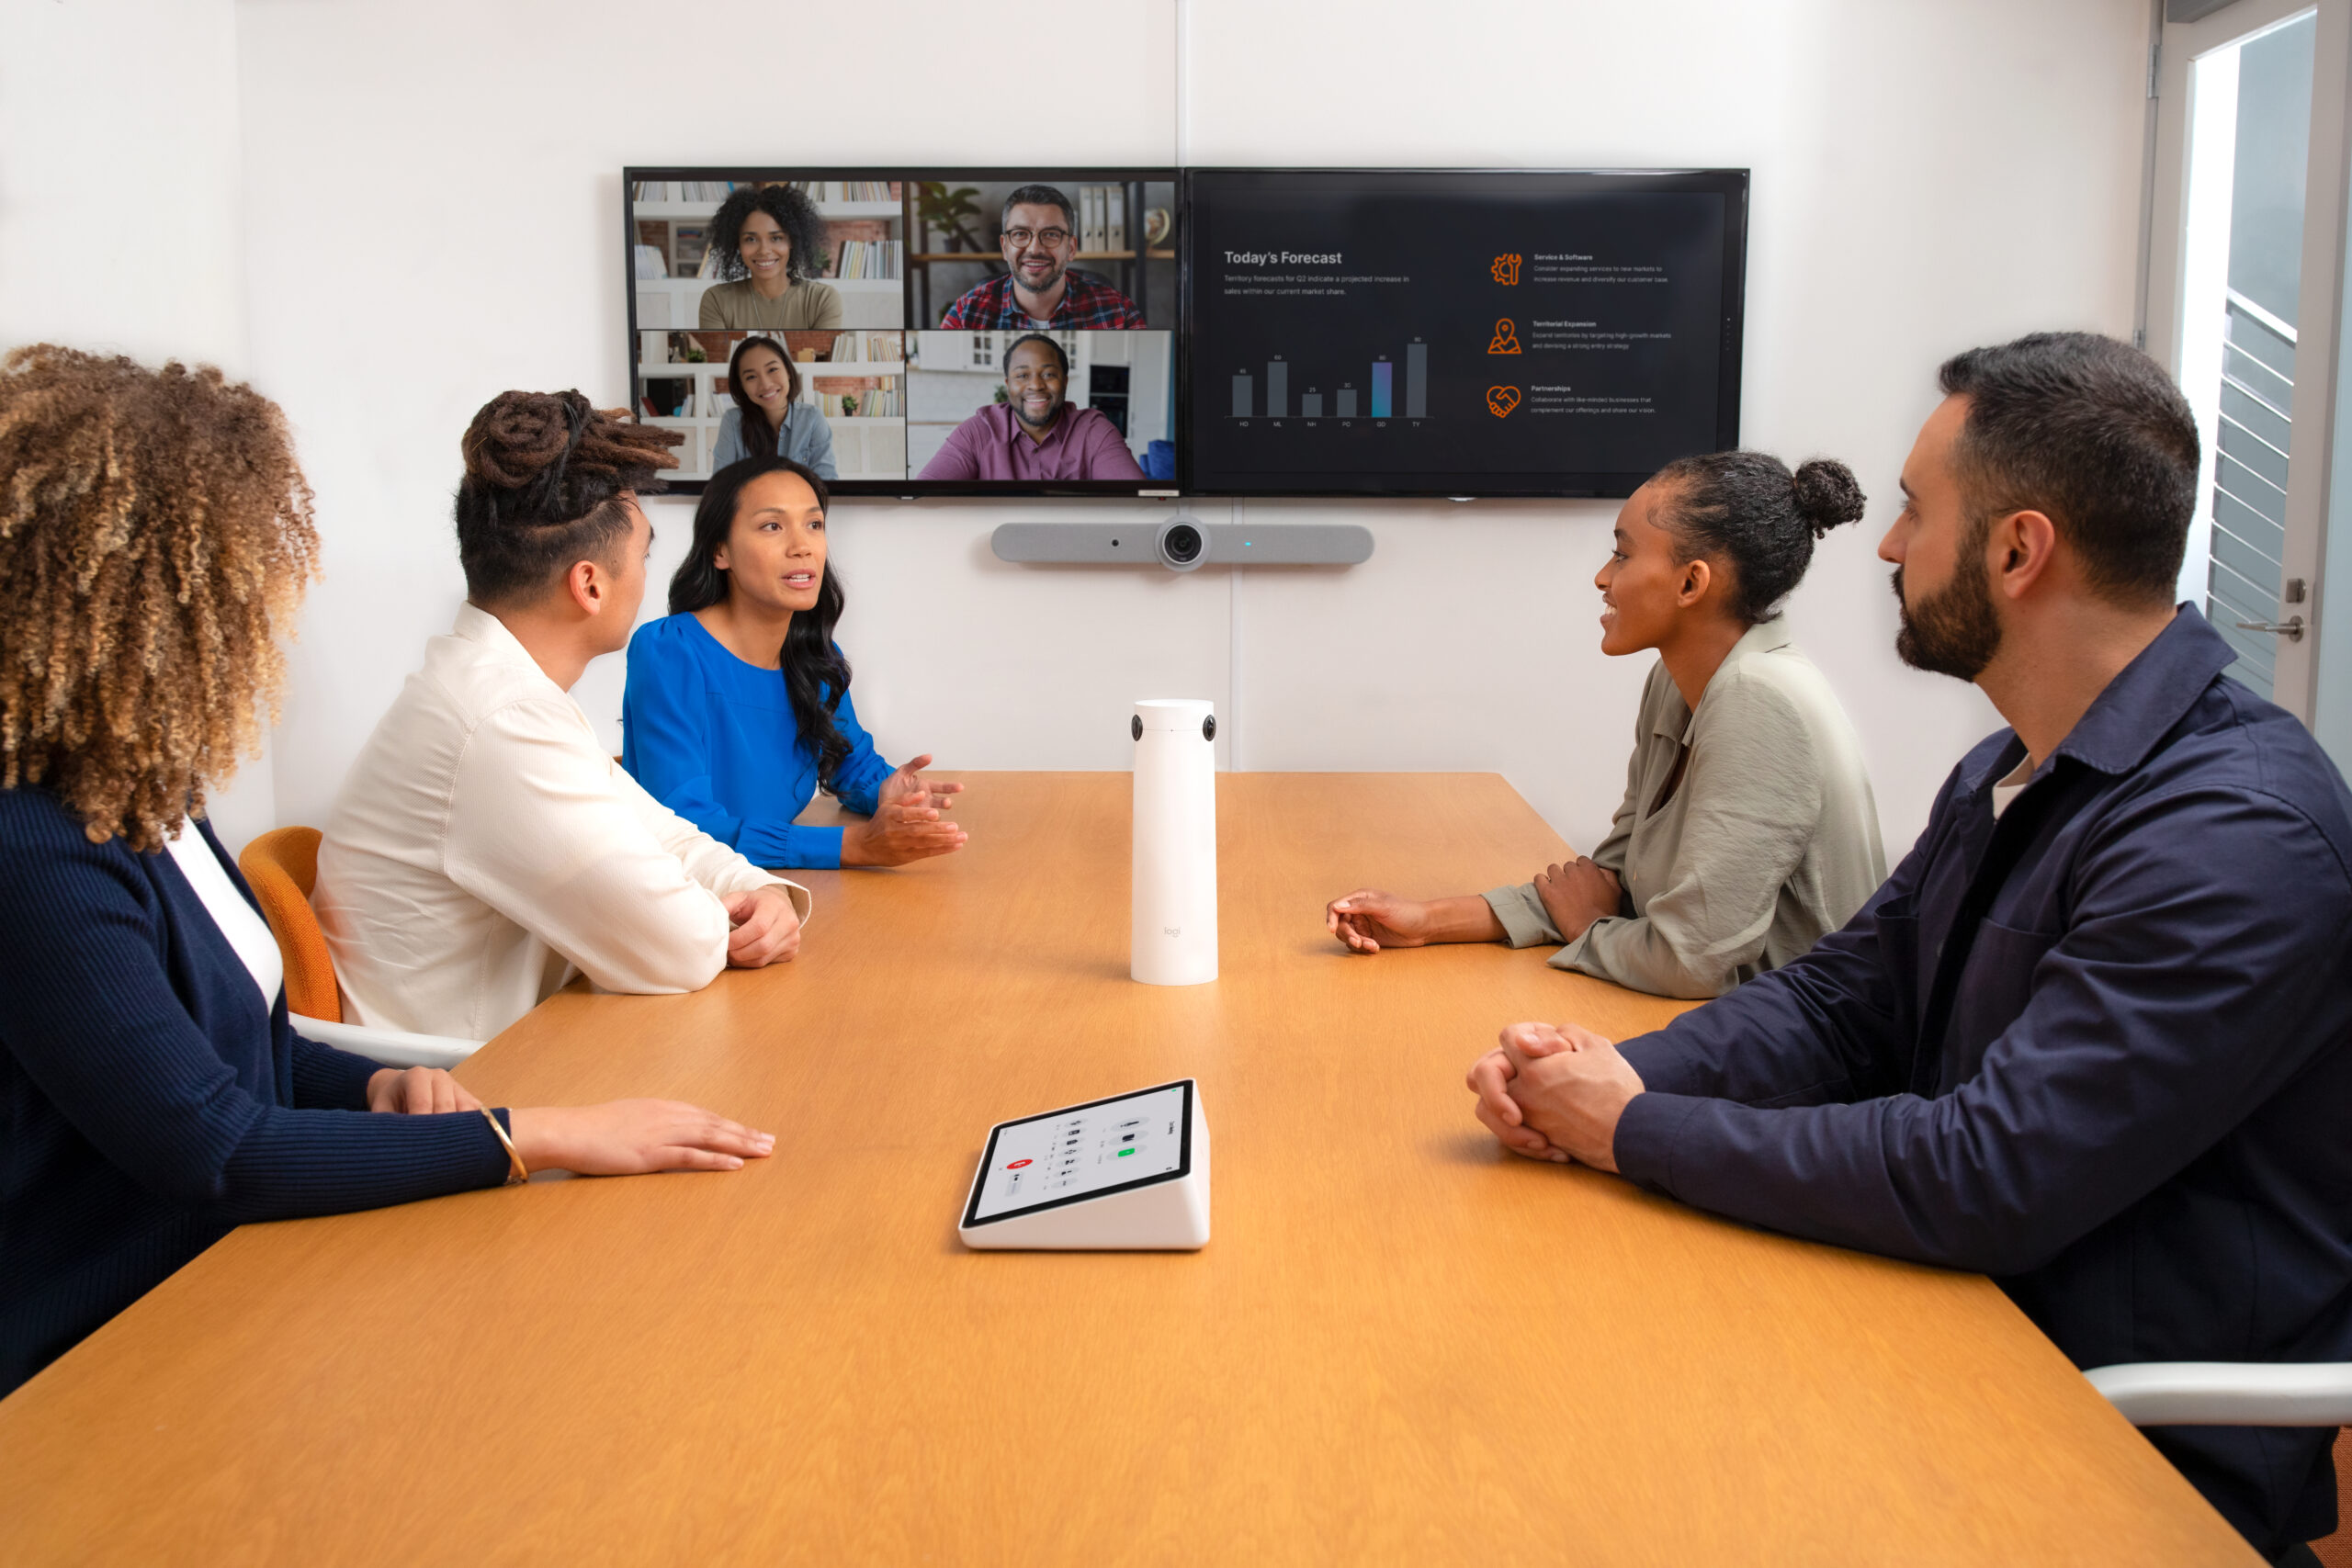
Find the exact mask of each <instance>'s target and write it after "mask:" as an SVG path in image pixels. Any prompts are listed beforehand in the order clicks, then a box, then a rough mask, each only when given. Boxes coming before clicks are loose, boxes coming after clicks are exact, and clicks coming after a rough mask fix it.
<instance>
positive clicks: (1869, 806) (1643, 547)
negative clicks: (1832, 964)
mask: <svg viewBox="0 0 2352 1568" xmlns="http://www.w3.org/2000/svg"><path fill="white" fill-rule="evenodd" d="M1861 514H1862V492H1861V490H1860V487H1859V486H1857V485H1856V484H1855V482H1854V476H1853V475H1852V474H1851V473H1850V472H1849V471H1848V470H1847V468H1846V467H1845V465H1844V464H1842V463H1835V462H1829V461H1826V460H1819V459H1817V460H1815V461H1814V462H1810V463H1807V464H1805V465H1804V467H1802V468H1799V469H1797V471H1796V472H1795V473H1794V474H1793V475H1792V474H1791V473H1790V472H1789V470H1788V469H1787V468H1784V467H1783V466H1782V465H1781V462H1780V460H1779V459H1778V458H1775V457H1767V456H1765V455H1764V454H1762V453H1759V452H1721V453H1715V454H1713V455H1711V456H1708V457H1685V458H1682V459H1680V460H1679V461H1678V462H1675V463H1672V464H1669V465H1668V467H1667V468H1663V469H1661V470H1660V471H1659V472H1658V473H1657V474H1656V475H1655V476H1653V477H1652V478H1651V479H1650V481H1649V482H1648V483H1647V484H1645V485H1644V486H1643V487H1642V488H1641V489H1640V490H1638V491H1634V496H1633V499H1632V500H1630V501H1628V502H1626V503H1625V506H1624V510H1623V511H1622V512H1621V513H1619V514H1618V517H1617V528H1616V547H1615V549H1614V550H1613V551H1612V552H1611V555H1610V558H1609V562H1608V564H1607V565H1605V566H1603V567H1602V568H1601V569H1600V575H1599V576H1598V577H1597V578H1595V579H1594V581H1595V583H1596V585H1597V586H1598V587H1599V588H1600V595H1601V602H1602V604H1603V605H1604V606H1605V607H1606V608H1605V611H1604V613H1603V614H1602V615H1601V617H1600V624H1601V627H1602V634H1601V642H1600V649H1601V651H1602V652H1603V653H1608V654H1619V655H1622V654H1628V653H1639V652H1641V651H1643V650H1645V649H1657V654H1658V661H1657V666H1656V667H1655V668H1654V669H1652V670H1651V671H1650V676H1649V683H1648V684H1647V686H1645V688H1644V690H1643V693H1642V707H1641V713H1640V715H1639V716H1638V717H1637V718H1636V719H1635V721H1634V756H1633V761H1632V762H1631V763H1630V764H1629V765H1628V767H1627V769H1626V779H1625V799H1624V802H1623V805H1621V806H1619V807H1618V808H1617V818H1616V821H1615V822H1614V824H1613V825H1612V826H1611V829H1610V831H1609V836H1608V837H1607V838H1605V839H1603V840H1601V841H1600V846H1599V847H1598V848H1596V849H1595V850H1594V851H1593V852H1592V853H1591V855H1590V856H1589V857H1582V858H1579V859H1577V860H1576V861H1574V862H1572V863H1566V864H1562V865H1554V866H1548V867H1546V868H1545V869H1544V871H1542V872H1541V873H1539V874H1537V875H1536V877H1535V879H1534V880H1533V881H1532V882H1528V883H1523V884H1521V885H1520V886H1515V887H1498V888H1496V889H1495V890H1494V891H1493V892H1491V893H1487V894H1485V895H1469V896H1464V897H1452V898H1434V899H1426V900H1417V899H1407V898H1398V897H1394V896H1393V895H1391V894H1387V893H1383V892H1380V891H1378V890H1376V889H1372V888H1364V889H1361V890H1359V891H1357V892H1354V893H1351V894H1349V895H1348V896H1347V897H1344V898H1340V899H1338V900H1336V901H1334V902H1333V903H1332V904H1331V905H1330V906H1329V908H1328V909H1327V910H1326V911H1325V914H1324V923H1325V924H1326V926H1327V927H1328V928H1329V930H1330V931H1331V932H1332V934H1334V935H1335V936H1337V937H1339V938H1340V940H1341V941H1342V942H1345V943H1346V944H1347V945H1348V947H1349V948H1350V949H1351V951H1354V952H1357V953H1377V952H1379V951H1380V950H1381V949H1382V948H1384V947H1419V946H1422V945H1423V944H1425V943H1428V942H1510V944H1511V945H1512V946H1513V947H1531V946H1533V945H1534V944H1535V943H1537V942H1546V943H1550V944H1552V945H1554V946H1555V947H1556V948H1557V949H1558V951H1557V952H1555V953H1553V955H1552V960H1551V961H1552V964H1553V965H1554V966H1555V968H1560V969H1577V970H1582V971H1583V972H1584V973H1586V974H1588V975H1597V976H1600V978H1602V979H1604V980H1613V981H1615V982H1616V983H1617V984H1619V985H1621V986H1625V987H1630V988H1631V989H1634V990H1637V991H1648V992H1651V993H1654V994H1656V995H1658V996H1664V997H1713V996H1719V995H1721V994H1722V993H1724V992H1725V991H1728V990H1730V989H1731V988H1732V987H1734V986H1736V985H1737V984H1738V983H1739V982H1740V981H1742V980H1746V979H1749V978H1752V977H1753V976H1757V975H1758V974H1761V973H1762V972H1763V971H1765V970H1767V969H1772V968H1777V967H1779V966H1780V965H1781V964H1786V963H1787V962H1789V960H1791V959H1792V958H1794V957H1796V956H1797V955H1798V954H1799V953H1804V951H1805V950H1806V949H1807V948H1809V947H1811V946H1812V945H1813V944H1814V943H1815V942H1817V941H1818V940H1820V938H1821V937H1822V936H1823V935H1825V934H1826V933H1827V932H1829V931H1835V930H1837V929H1838V927H1839V926H1842V925H1844V924H1845V923H1846V922H1847V921H1848V920H1849V919H1852V918H1853V916H1854V912H1855V911H1856V910H1858V909H1860V908H1861V907H1862V904H1863V902H1864V901H1865V900H1866V899H1868V898H1869V897H1870V896H1871V894H1872V893H1873V892H1875V891H1877V889H1878V885H1879V884H1880V883H1881V882H1883V880H1885V877H1886V855H1885V852H1884V851H1883V850H1882V849H1881V847H1880V844H1879V832H1878V807H1877V804H1876V802H1875V801H1874V800H1873V799H1872V798H1871V781H1870V774H1869V773H1868V772H1867V771H1866V770H1865V769H1864V768H1863V765H1862V752H1861V746H1860V742H1859V741H1858V740H1857V739H1855V736H1854V729H1853V726H1852V725H1850V724H1849V723H1848V722H1847V719H1846V715H1845V711H1844V710H1843V709H1842V708H1840V707H1839V706H1838V699H1837V697H1836V696H1835V695H1834V694H1832V693H1831V692H1830V690H1829V685H1828V682H1826V681H1824V680H1823V679H1822V676H1821V671H1818V670H1816V669H1815V668H1814V665H1813V661H1812V660H1809V659H1807V658H1806V657H1805V656H1804V654H1803V653H1801V652H1799V651H1798V650H1797V648H1796V645H1795V643H1794V642H1792V640H1791V639H1790V637H1789V631H1788V626H1787V624H1786V623H1785V622H1784V621H1783V620H1781V617H1780V605H1781V600H1783V599H1784V598H1786V597H1787V596H1788V594H1789V592H1790V591H1791V590H1792V589H1794V588H1795V587H1796V585H1797V583H1798V581H1800V580H1802V579H1803V578H1804V572H1805V568H1806V567H1807V566H1809V565H1810V564H1811V563H1812V560H1813V547H1814V544H1815V541H1816V540H1818V539H1819V538H1820V537H1821V536H1823V535H1824V534H1826V533H1827V532H1828V531H1829V529H1830V528H1832V527H1834V526H1836V525H1838V524H1840V523H1851V522H1854V521H1856V520H1857V519H1859V518H1860V516H1861Z"/></svg>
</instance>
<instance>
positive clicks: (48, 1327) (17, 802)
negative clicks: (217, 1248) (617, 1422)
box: [0, 345, 773, 1394]
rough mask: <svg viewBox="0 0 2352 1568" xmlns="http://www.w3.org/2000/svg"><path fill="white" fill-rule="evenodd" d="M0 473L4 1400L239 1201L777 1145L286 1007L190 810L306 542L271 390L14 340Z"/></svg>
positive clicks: (222, 771) (242, 735) (271, 1216)
mask: <svg viewBox="0 0 2352 1568" xmlns="http://www.w3.org/2000/svg"><path fill="white" fill-rule="evenodd" d="M0 479H5V482H4V483H0V498H4V499H0V598H4V599H5V601H6V604H7V606H8V611H7V614H6V615H0V758H4V759H5V761H0V1126H5V1127H6V1129H7V1133H6V1137H5V1138H0V1394H6V1393H8V1392H9V1391H10V1390H12V1389H14V1388H16V1387H17V1385H18V1384H20V1383H22V1382H24V1381H25V1380H26V1379H27V1378H28V1377H30V1376H32V1375H33V1373H35V1372H37V1371H40V1369H41V1368H42V1367H44V1366H46V1365H47V1364H48V1363H49V1362H51V1361H52V1360H54V1359H56V1358H57V1357H58V1356H60V1355H62V1353H63V1352H64V1351H66V1350H67V1349H69V1348H71V1347H72V1346H73V1345H74V1343H75V1342H76V1341H78V1340H80V1339H81V1338H83V1337H85V1336H86V1335H88V1334H89V1333H90V1332H91V1331H92V1330H94V1329H96V1327H98V1325H101V1324H103V1323H104V1322H106V1320H107V1318H109V1317H112V1316H113V1315H114V1314H116V1313H118V1312H120V1311H121V1310H122V1309H123V1308H124V1307H126V1306H128V1305H130V1303H132V1302H134V1301H136V1300H137V1299H138V1298H139V1297H140V1296H141V1295H142V1294H143V1293H145V1292H146V1291H147V1290H148V1289H149V1288H150V1287H152V1286H153V1285H154V1284H156V1283H157V1282H158V1281H160V1280H163V1279H164V1276H166V1275H168V1274H170V1273H171V1272H172V1271H173V1270H174V1269H177V1268H178V1267H179V1266H180V1265H181V1264H183V1263H186V1262H187V1261H188V1260H189V1259H190V1258H194V1257H195V1256H196V1255H197V1254H198V1253H199V1252H202V1251H203V1250H204V1249H205V1248H206V1247H209V1246H211V1245H212V1244H213V1243H214V1242H215V1241H218V1240H219V1239H220V1237H221V1236H223V1235H227V1234H228V1232H229V1231H230V1229H231V1228H232V1227H233V1226H236V1225H238V1224H243V1223H244V1222H246V1221H248V1220H277V1219H291V1218H294V1217H297V1216H300V1215H306V1214H328V1213H340V1212H343V1211H346V1210H352V1209H367V1208H374V1207H378V1206H380V1205H383V1204H388V1203H401V1202H406V1201H410V1200H412V1199H417V1198H431V1197H435V1196H437V1195H439V1194H442V1193H447V1192H458V1191H463V1190H469V1189H472V1188H479V1187H496V1186H499V1185H501V1184H502V1183H503V1182H506V1181H508V1180H509V1179H511V1178H512V1177H513V1176H514V1175H515V1173H516V1171H517V1170H518V1169H520V1170H523V1171H526V1172H527V1171H528V1170H532V1169H537V1168H540V1167H549V1168H561V1169H569V1170H576V1171H588V1172H596V1173H601V1174H611V1175H620V1174H626V1173H628V1172H633V1171H644V1170H662V1169H682V1168H699V1169H727V1168H734V1167H737V1166H740V1165H741V1164H742V1162H743V1161H744V1160H745V1159H747V1158H752V1159H756V1158H759V1157H761V1156H764V1155H766V1154H767V1153H768V1152H769V1151H770V1149H771V1148H772V1147H773V1141H772V1140H771V1139H770V1138H769V1137H768V1136H767V1134H762V1133H754V1132H752V1130H751V1129H750V1128H748V1127H742V1126H739V1125H737V1124H736V1123H735V1122H729V1121H726V1120H724V1119H723V1118H720V1117H718V1116H714V1115H712V1114H711V1113H710V1112H708V1111H698V1110H696V1109H695V1108H694V1107H693V1106H690V1105H681V1104H677V1103H674V1102H672V1101H666V1100H621V1101H616V1102H615V1103H612V1104H608V1105H600V1106H592V1107H574V1108H565V1109H555V1108H541V1109H537V1110H520V1109H518V1110H506V1109H497V1110H485V1109H483V1107H482V1106H481V1104H480V1102H478V1101H477V1100H474V1099H473V1097H472V1096H471V1095H469V1094H468V1093H467V1092H466V1090H465V1089H462V1088H460V1087H459V1086H458V1082H457V1080H456V1079H454V1078H452V1077H450V1076H449V1075H448V1074H447V1073H443V1072H437V1071H434V1070H432V1069H429V1068H423V1067H419V1068H412V1069H410V1070H408V1071H405V1072H402V1071H399V1070H396V1069H393V1068H390V1067H379V1066H377V1065H376V1064H375V1063H373V1062H370V1061H368V1060H366V1059H365V1058H363V1057H359V1056H353V1055H346V1054H345V1053H344V1052H341V1051H337V1050H335V1049H334V1048H332V1047H330V1046H326V1045H322V1044H319V1043H315V1042H313V1041H309V1040H305V1039H302V1038H301V1037H300V1036H299V1035H296V1034H295V1033H293V1032H292V1031H291V1030H290V1029H289V1028H288V1020H287V1013H286V995H285V990H284V987H283V985H282V979H283V969H282V961H281V959H280V957H279V953H278V948H277V943H276V942H274V941H273V940H271V937H270V933H269V928H268V926H267V925H266V924H265V923H264V922H263V919H262V916H261V911H260V908H259V906H258V905H256V904H255V903H254V899H253V896H252V894H251V893H250V892H249V891H248V890H247V889H246V887H245V885H244V881H243V878H242V877H240V876H239V875H238V874H237V869H236V866H235V864H234V863H233V862H232V861H231V860H230V858H229V855H228V852H227V851H226V850H225V849H224V848H223V847H222V846H221V843H220V840H219V839H218V838H217V837H215V836H214V834H213V831H212V829H211V827H210V826H209V824H208V823H207V822H206V821H205V820H204V808H205V799H206V795H207V793H208V792H209V791H210V790H212V789H214V788H217V787H218V786H219V785H220V784H222V783H224V782H226V780H227V779H228V778H229V776H230V775H231V773H232V772H233V771H234V770H235V768H236V765H237V762H238V761H239V759H240V758H241V757H243V756H245V755H248V754H250V753H252V752H253V751H254V750H257V749H258V747H259V744H260V740H261V732H260V725H261V723H262V716H263V715H264V714H265V713H268V712H274V711H275V709H276V705H277V694H278V688H279V684H280V681H281V672H282V661H281V658H280V655H279V652H278V644H277V638H278V636H279V634H280V633H281V632H282V631H283V630H284V629H285V627H286V626H287V625H288V622H289V621H290V620H291V619H292V618H293V615H294V612H295V609H296V606H297V604H299V602H300V599H301V595H302V591H303V589H304V587H305V586H306V585H307V583H308V581H309V580H310V578H311V573H312V570H314V568H315V565H316V562H317V558H318V544H317V538H316V536H315V535H314V534H313V533H312V532H311V491H310V487H309V486H308V485H306V484H305V483H304V482H303V480H302V475H301V473H300V470H299V469H298V468H296V467H295V462H294V455H293V452H292V450H291V448H290V447H289V446H288V441H287V435H286V423H285V421H284V419H283V418H282V417H281V416H280V415H279V413H278V412H277V408H276V407H275V406H274V405H273V404H271V403H270V402H269V401H268V400H266V399H264V398H262V397H260V396H258V395H257V394H255V393H254V391H253V390H252V389H250V388H246V387H242V386H231V385H229V384H228V383H227V382H225V381H224V380H223V379H222V378H221V376H220V372H219V371H217V370H211V369H200V370H197V371H193V372H191V371H188V370H186V369H183V368H182V367H179V366H177V365H168V366H166V367H164V369H163V370H162V371H161V372H160V373H158V372H154V371H150V370H146V369H142V368H141V367H139V366H137V365H135V364H133V363H132V362H131V361H130V360H128V359H119V358H114V359H109V358H99V357H96V356H93V355H85V354H77V353H74V351H72V350H70V349H62V348H54V347H49V346H46V345H44V346H41V347H37V348H24V349H18V350H17V351H16V352H14V353H12V354H10V355H8V356H7V358H6V361H5V363H0ZM355 1112H363V1113H364V1112H375V1113H376V1114H355Z"/></svg>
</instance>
